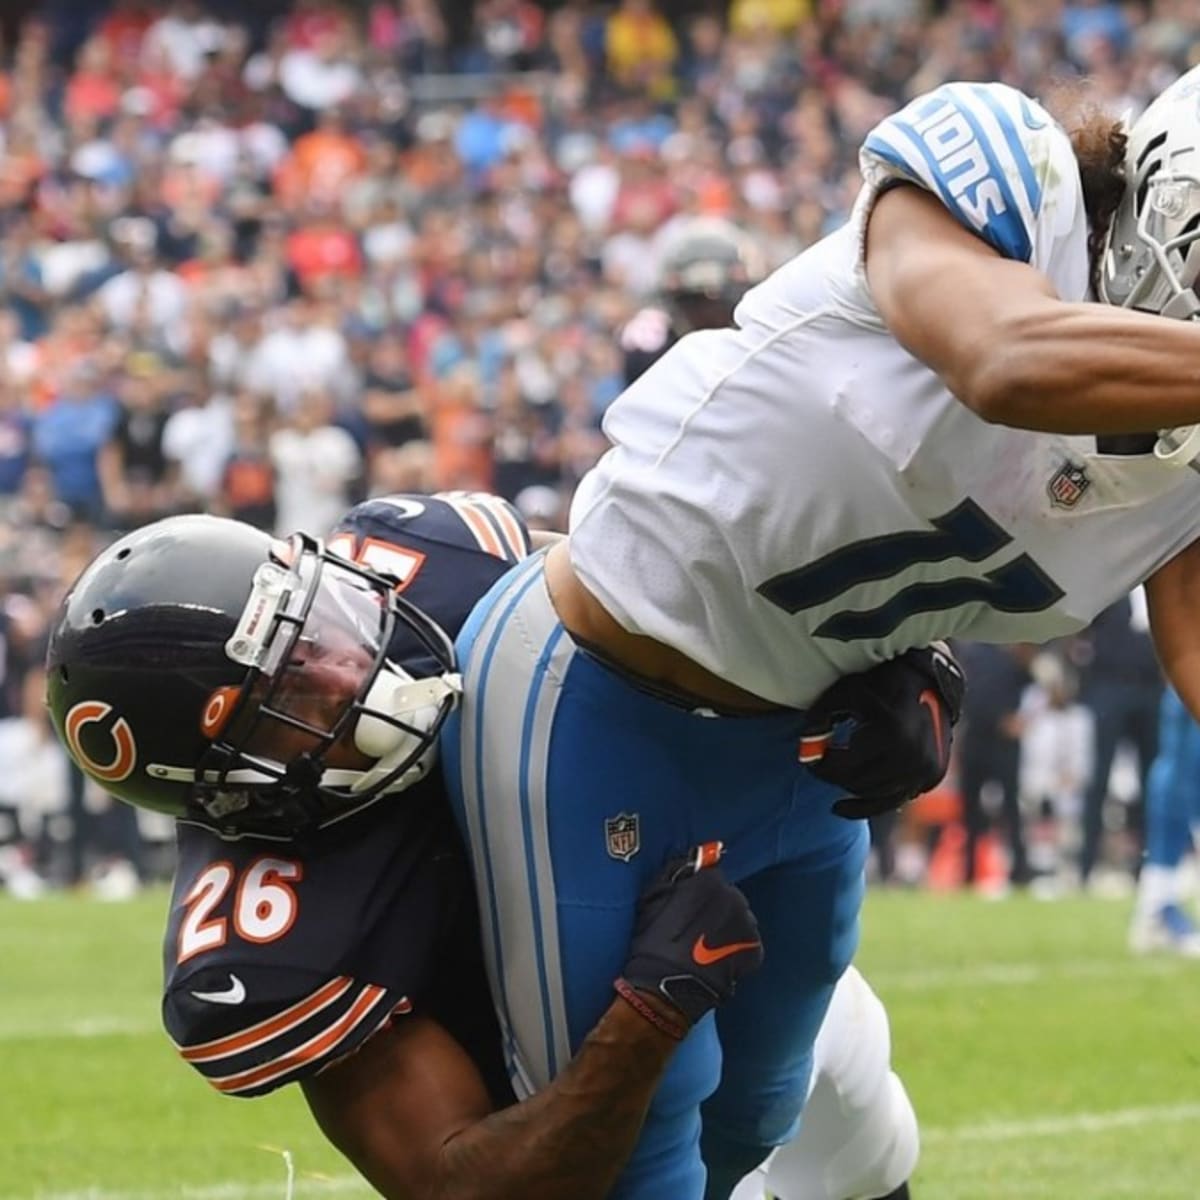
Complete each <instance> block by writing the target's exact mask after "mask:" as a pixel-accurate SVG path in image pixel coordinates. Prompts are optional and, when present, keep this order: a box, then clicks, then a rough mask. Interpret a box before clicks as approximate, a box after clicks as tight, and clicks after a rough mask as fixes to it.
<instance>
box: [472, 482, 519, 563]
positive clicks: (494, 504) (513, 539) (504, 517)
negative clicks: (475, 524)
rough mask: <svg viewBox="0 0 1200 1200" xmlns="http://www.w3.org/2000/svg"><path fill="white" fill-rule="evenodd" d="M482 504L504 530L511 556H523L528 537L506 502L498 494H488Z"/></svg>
mask: <svg viewBox="0 0 1200 1200" xmlns="http://www.w3.org/2000/svg"><path fill="white" fill-rule="evenodd" d="M482 504H483V505H484V507H485V508H487V510H488V512H490V513H491V514H492V516H494V517H495V518H496V520H497V521H498V522H499V523H500V528H501V529H502V530H503V531H504V539H505V541H507V542H508V544H509V547H510V548H511V549H512V553H513V557H514V558H517V559H521V558H524V557H525V555H526V554H528V553H529V539H528V538H527V537H526V535H525V530H524V528H523V527H522V525H521V522H520V521H518V520H517V518H516V517H515V516H513V511H512V509H511V508H509V506H508V504H507V502H506V501H504V500H501V499H500V498H499V497H498V496H489V497H488V498H487V499H486V500H484V501H482Z"/></svg>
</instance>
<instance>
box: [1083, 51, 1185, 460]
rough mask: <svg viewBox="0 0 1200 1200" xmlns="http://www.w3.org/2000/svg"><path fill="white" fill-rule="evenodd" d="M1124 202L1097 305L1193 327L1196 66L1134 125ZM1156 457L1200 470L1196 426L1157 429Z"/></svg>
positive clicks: (1106, 256) (1108, 241)
mask: <svg viewBox="0 0 1200 1200" xmlns="http://www.w3.org/2000/svg"><path fill="white" fill-rule="evenodd" d="M1125 178H1126V185H1125V196H1124V199H1123V200H1122V202H1121V204H1120V205H1119V207H1118V208H1117V212H1116V215H1115V216H1114V218H1113V222H1112V225H1111V226H1110V228H1109V231H1108V236H1107V238H1106V240H1105V245H1104V257H1103V261H1102V263H1101V272H1100V298H1101V299H1102V300H1104V301H1105V302H1106V303H1108V304H1116V305H1119V306H1121V307H1124V308H1133V309H1137V310H1139V311H1141V312H1150V313H1157V314H1159V315H1160V316H1164V317H1174V318H1177V319H1181V320H1185V321H1194V320H1196V319H1197V317H1198V316H1200V298H1198V296H1197V279H1198V276H1200V67H1196V68H1193V69H1192V70H1191V71H1189V72H1188V73H1187V74H1186V75H1184V76H1182V77H1181V78H1180V79H1178V80H1176V81H1175V83H1173V84H1172V85H1171V86H1170V87H1169V88H1167V90H1166V91H1165V92H1163V93H1162V95H1161V96H1159V97H1158V99H1156V100H1155V101H1154V102H1153V103H1152V104H1151V105H1150V107H1149V108H1147V109H1146V111H1145V112H1144V113H1143V114H1142V115H1141V116H1140V117H1139V118H1138V119H1137V121H1136V122H1134V125H1133V128H1132V129H1131V130H1130V131H1129V142H1128V146H1127V147H1126V154H1125ZM1154 453H1155V455H1156V456H1157V457H1158V458H1160V459H1162V460H1163V461H1164V462H1168V463H1171V464H1172V465H1176V466H1192V467H1195V468H1196V469H1200V466H1198V459H1200V426H1195V425H1189V426H1185V427H1182V428H1179V429H1166V430H1161V431H1160V434H1159V439H1158V442H1157V444H1156V445H1155V447H1154Z"/></svg>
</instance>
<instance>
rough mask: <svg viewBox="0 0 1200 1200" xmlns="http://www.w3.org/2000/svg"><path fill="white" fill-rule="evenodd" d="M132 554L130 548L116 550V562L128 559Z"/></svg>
mask: <svg viewBox="0 0 1200 1200" xmlns="http://www.w3.org/2000/svg"><path fill="white" fill-rule="evenodd" d="M132 553H133V551H132V550H130V548H129V547H128V546H126V547H125V548H124V549H123V550H118V551H117V560H118V561H120V560H122V559H126V558H128V557H129V556H130V555H131V554H132Z"/></svg>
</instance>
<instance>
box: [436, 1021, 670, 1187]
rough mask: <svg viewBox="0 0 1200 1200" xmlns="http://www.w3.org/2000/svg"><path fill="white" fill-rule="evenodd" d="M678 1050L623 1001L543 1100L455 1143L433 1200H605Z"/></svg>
mask: <svg viewBox="0 0 1200 1200" xmlns="http://www.w3.org/2000/svg"><path fill="white" fill-rule="evenodd" d="M678 1044H679V1043H678V1042H677V1041H675V1040H674V1039H673V1038H671V1037H669V1036H668V1035H667V1034H665V1033H663V1032H660V1031H659V1030H658V1029H656V1028H655V1027H654V1026H653V1025H652V1024H650V1022H648V1021H647V1020H646V1019H645V1018H644V1017H642V1016H639V1015H638V1013H636V1012H635V1011H634V1010H633V1009H632V1008H631V1007H630V1006H629V1005H627V1004H626V1003H625V1002H624V1001H623V1000H617V1001H615V1002H614V1003H613V1005H612V1007H611V1008H609V1010H608V1012H606V1013H605V1015H604V1016H603V1017H602V1018H601V1019H600V1022H599V1024H597V1026H596V1027H595V1029H593V1030H592V1032H591V1033H590V1034H589V1035H588V1037H587V1039H586V1040H585V1041H584V1043H583V1046H582V1047H581V1048H580V1050H579V1053H578V1054H576V1056H575V1057H574V1058H573V1059H572V1060H571V1062H570V1063H569V1064H568V1065H567V1067H566V1069H565V1070H564V1071H563V1072H562V1073H561V1074H560V1075H559V1076H557V1078H556V1079H555V1080H554V1081H553V1082H552V1083H551V1084H550V1085H549V1086H548V1087H546V1088H544V1089H543V1090H542V1091H540V1092H538V1093H537V1094H536V1095H534V1096H532V1097H530V1099H528V1100H526V1101H524V1102H522V1103H520V1104H516V1105H513V1106H512V1107H511V1108H507V1109H504V1110H502V1111H500V1112H497V1113H493V1114H492V1115H491V1116H490V1117H487V1118H486V1119H485V1120H483V1121H480V1122H478V1123H477V1124H475V1125H472V1126H470V1127H469V1128H468V1129H466V1130H464V1131H463V1132H462V1133H460V1134H458V1135H457V1136H455V1137H453V1138H451V1139H450V1140H449V1141H448V1142H447V1143H446V1144H445V1146H444V1147H443V1151H442V1155H441V1158H440V1162H439V1177H438V1187H437V1189H436V1190H435V1191H434V1192H433V1193H432V1195H433V1196H434V1197H436V1200H529V1197H532V1196H536V1197H538V1200H602V1198H603V1197H605V1196H607V1195H608V1193H609V1191H610V1190H611V1188H612V1186H613V1183H614V1181H615V1180H616V1178H617V1175H618V1174H619V1173H620V1170H621V1168H622V1167H623V1166H624V1164H625V1162H626V1160H627V1159H628V1157H629V1155H630V1153H631V1152H632V1150H633V1147H634V1144H635V1143H636V1141H637V1137H638V1133H639V1132H640V1130H641V1127H642V1122H643V1120H644V1119H645V1116H646V1110H647V1108H648V1107H649V1104H650V1098H651V1097H652V1096H653V1094H654V1091H655V1088H656V1087H657V1086H658V1082H659V1080H660V1078H661V1077H662V1073H663V1071H664V1069H665V1068H666V1065H667V1063H668V1062H669V1061H670V1058H671V1055H672V1053H673V1051H674V1049H675V1047H676V1046H677V1045H678Z"/></svg>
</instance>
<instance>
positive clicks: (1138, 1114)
mask: <svg viewBox="0 0 1200 1200" xmlns="http://www.w3.org/2000/svg"><path fill="white" fill-rule="evenodd" d="M1185 1121H1200V1104H1174V1105H1162V1106H1160V1107H1157V1108H1118V1109H1113V1110H1112V1111H1111V1112H1102V1113H1074V1114H1073V1115H1071V1116H1064V1117H1034V1118H1033V1119H1032V1120H1028V1121H988V1122H984V1123H983V1124H980V1125H962V1126H959V1127H958V1128H949V1129H948V1128H934V1129H922V1130H921V1141H922V1143H923V1144H925V1145H927V1146H930V1145H937V1144H939V1143H941V1144H943V1145H945V1144H947V1143H952V1142H1009V1141H1020V1140H1022V1139H1024V1138H1030V1137H1063V1136H1068V1135H1069V1136H1076V1135H1078V1134H1080V1133H1104V1132H1107V1131H1108V1130H1111V1129H1121V1128H1133V1127H1137V1126H1139V1125H1166V1124H1177V1123H1179V1122H1185ZM279 1192H280V1188H279V1185H278V1184H263V1183H258V1184H248V1183H237V1182H236V1181H229V1182H226V1183H214V1184H208V1185H205V1186H201V1187H188V1186H183V1187H180V1188H179V1190H178V1191H177V1192H176V1193H175V1194H176V1195H177V1196H178V1197H180V1200H278V1198H279ZM351 1192H362V1193H363V1194H364V1195H366V1193H367V1185H366V1184H365V1183H364V1182H363V1181H362V1180H361V1179H360V1178H359V1177H358V1176H357V1175H337V1176H333V1177H322V1178H316V1179H305V1180H302V1181H301V1183H300V1185H299V1187H298V1188H297V1190H296V1194H297V1196H300V1197H303V1196H311V1195H323V1196H332V1195H338V1194H341V1193H351ZM160 1197H161V1192H158V1191H152V1192H151V1191H133V1192H126V1191H110V1190H108V1189H105V1188H87V1189H85V1190H84V1191H76V1192H39V1193H38V1194H37V1197H36V1200H160Z"/></svg>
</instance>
